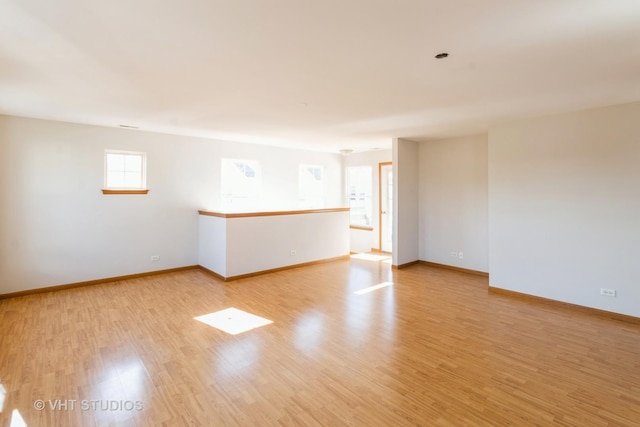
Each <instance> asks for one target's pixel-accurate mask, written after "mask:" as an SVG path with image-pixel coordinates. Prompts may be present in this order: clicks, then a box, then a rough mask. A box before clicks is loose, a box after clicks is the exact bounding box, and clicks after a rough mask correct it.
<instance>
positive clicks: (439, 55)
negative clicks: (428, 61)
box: [436, 52, 449, 59]
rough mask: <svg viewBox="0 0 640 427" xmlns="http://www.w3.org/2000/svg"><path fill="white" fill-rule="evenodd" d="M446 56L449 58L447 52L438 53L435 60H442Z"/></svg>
mask: <svg viewBox="0 0 640 427" xmlns="http://www.w3.org/2000/svg"><path fill="white" fill-rule="evenodd" d="M447 56H449V54H448V53H447V52H440V53H439V54H437V55H436V59H444V58H446V57H447Z"/></svg>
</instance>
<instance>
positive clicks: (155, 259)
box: [151, 255, 160, 261]
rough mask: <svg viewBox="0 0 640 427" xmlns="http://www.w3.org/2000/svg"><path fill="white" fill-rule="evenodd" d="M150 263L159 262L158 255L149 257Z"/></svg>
mask: <svg viewBox="0 0 640 427" xmlns="http://www.w3.org/2000/svg"><path fill="white" fill-rule="evenodd" d="M151 261H160V255H151Z"/></svg>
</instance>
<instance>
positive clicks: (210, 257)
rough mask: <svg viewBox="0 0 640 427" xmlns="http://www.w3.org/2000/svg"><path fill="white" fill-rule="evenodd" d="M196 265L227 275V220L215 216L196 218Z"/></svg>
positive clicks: (223, 275)
mask: <svg viewBox="0 0 640 427" xmlns="http://www.w3.org/2000/svg"><path fill="white" fill-rule="evenodd" d="M198 265H201V266H203V267H204V268H206V269H208V270H211V271H213V272H214V273H218V274H219V275H221V276H222V277H228V276H229V275H228V274H227V220H226V219H225V218H220V217H216V216H208V215H200V216H199V218H198Z"/></svg>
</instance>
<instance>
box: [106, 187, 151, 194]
mask: <svg viewBox="0 0 640 427" xmlns="http://www.w3.org/2000/svg"><path fill="white" fill-rule="evenodd" d="M148 192H149V190H109V189H106V188H103V189H102V194H147V193H148Z"/></svg>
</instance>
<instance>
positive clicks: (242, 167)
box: [220, 159, 262, 212]
mask: <svg viewBox="0 0 640 427" xmlns="http://www.w3.org/2000/svg"><path fill="white" fill-rule="evenodd" d="M221 170H222V174H221V177H220V178H221V179H220V184H221V189H220V194H221V196H222V208H223V210H225V211H227V210H228V211H235V212H239V211H248V210H251V209H257V208H259V206H260V196H261V192H262V170H261V168H260V162H258V161H257V160H242V159H222V169H221Z"/></svg>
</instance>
